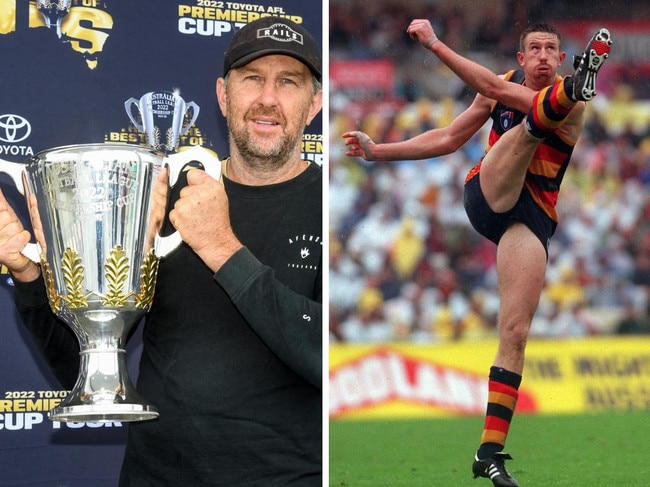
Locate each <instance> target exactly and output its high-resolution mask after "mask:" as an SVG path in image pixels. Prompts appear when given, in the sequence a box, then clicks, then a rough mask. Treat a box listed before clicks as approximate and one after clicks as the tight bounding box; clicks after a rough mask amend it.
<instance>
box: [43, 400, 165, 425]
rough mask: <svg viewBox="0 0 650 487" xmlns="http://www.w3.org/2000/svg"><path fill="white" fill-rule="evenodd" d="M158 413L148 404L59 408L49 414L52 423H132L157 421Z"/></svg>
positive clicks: (86, 405)
mask: <svg viewBox="0 0 650 487" xmlns="http://www.w3.org/2000/svg"><path fill="white" fill-rule="evenodd" d="M157 417H158V411H157V410H156V408H154V407H153V406H149V405H146V404H82V405H76V406H59V407H56V408H54V409H52V410H51V411H50V412H49V413H48V419H49V420H50V421H60V422H68V421H72V422H77V423H106V422H120V423H123V422H130V421H145V420H148V419H156V418H157Z"/></svg>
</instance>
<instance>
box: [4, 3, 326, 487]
mask: <svg viewBox="0 0 650 487" xmlns="http://www.w3.org/2000/svg"><path fill="white" fill-rule="evenodd" d="M41 3H49V2H45V1H41ZM70 3H71V8H70V9H69V11H68V12H67V14H66V15H65V16H64V17H63V18H62V19H61V22H60V23H59V25H58V26H57V25H56V22H55V19H52V20H54V22H52V25H51V26H50V27H48V26H47V25H46V19H45V17H44V16H43V14H42V12H41V11H39V10H38V8H37V2H36V1H30V2H28V1H26V0H0V158H1V159H5V160H9V161H12V162H24V161H25V160H26V159H27V158H28V157H29V156H30V155H33V154H35V153H37V152H39V151H41V150H45V149H49V148H52V147H57V146H62V145H68V144H77V143H90V142H114V141H121V142H129V143H141V142H143V141H144V138H143V136H142V135H141V134H140V133H139V132H138V131H137V129H136V128H135V127H134V126H133V124H132V123H131V121H130V120H129V118H128V116H127V114H126V111H125V109H124V102H125V101H126V100H128V99H129V98H131V97H135V98H140V97H141V96H142V95H144V94H145V93H147V92H151V91H172V90H179V91H180V95H181V96H182V97H183V98H184V100H185V101H186V102H190V101H193V102H195V103H196V104H197V105H198V106H199V107H200V113H199V116H198V119H197V120H196V122H195V124H194V125H193V126H192V128H191V129H190V130H189V131H188V132H187V133H186V134H185V135H184V136H183V137H182V138H181V142H180V145H181V146H189V145H196V144H201V145H203V146H204V147H207V148H210V149H212V150H214V151H215V152H216V153H217V155H218V156H219V157H221V158H223V157H226V156H227V155H228V153H227V147H228V146H227V132H226V127H225V121H224V120H223V117H222V116H221V114H220V112H219V109H218V105H217V102H216V96H215V82H216V79H217V77H218V76H220V75H221V74H222V64H223V53H224V51H225V49H226V47H227V45H228V43H229V41H230V39H231V37H232V35H233V33H234V31H235V30H236V29H237V28H239V27H241V26H242V25H244V24H245V23H246V22H249V21H251V20H254V19H255V18H257V17H258V16H260V15H267V14H276V15H280V16H285V17H289V18H291V19H292V20H294V21H296V22H298V23H302V24H303V25H304V26H305V27H306V28H307V29H308V30H309V31H310V32H312V34H313V35H314V37H315V39H316V41H317V42H318V43H319V45H322V3H321V1H313V0H310V1H309V2H306V1H298V0H276V1H274V2H269V1H267V0H264V1H260V2H259V3H235V2H227V1H213V0H187V1H185V2H180V1H172V0H164V1H161V0H138V1H100V0H72V1H71V2H70ZM307 132H308V133H307V134H306V136H305V138H304V144H303V152H304V157H305V158H308V159H311V160H314V161H316V162H318V163H322V120H321V117H320V116H319V117H318V118H317V119H316V120H315V121H314V123H312V125H311V126H310V127H309V128H308V131H307ZM0 185H1V186H2V190H3V192H5V193H6V195H7V197H8V198H9V199H10V201H11V203H12V204H13V206H14V207H15V208H16V209H17V210H18V211H19V212H20V213H21V217H22V218H23V219H24V221H25V222H27V218H26V207H25V204H24V202H23V200H22V197H21V196H20V195H19V193H17V192H16V191H15V189H14V187H13V184H12V183H11V182H10V179H9V178H7V177H5V176H4V175H0ZM26 225H27V223H26ZM12 292H13V291H12V282H11V279H10V277H9V275H8V273H7V270H6V268H3V269H0V313H1V318H0V321H1V324H0V333H1V339H0V485H21V486H24V485H29V486H48V487H51V486H77V485H79V486H82V485H83V486H104V485H106V486H111V485H116V484H117V478H118V474H119V468H120V464H121V460H122V453H123V448H124V442H125V439H126V429H127V424H126V423H124V424H119V423H97V424H83V423H56V422H55V423H53V422H51V421H49V420H48V419H47V411H48V410H49V409H51V408H52V407H54V406H56V405H57V402H56V401H58V399H57V397H60V395H61V394H62V392H64V391H61V387H60V386H59V384H58V383H57V382H56V380H55V379H54V378H53V376H52V375H51V373H50V372H49V370H47V367H46V366H44V364H43V361H42V360H41V358H40V357H39V356H38V354H37V352H36V351H35V349H34V348H33V347H32V344H31V341H30V338H29V336H28V335H27V334H26V333H25V332H24V331H23V329H22V325H21V324H20V322H19V320H18V318H17V316H16V313H15V311H14V305H13V300H12ZM140 346H141V342H140V340H139V336H138V335H136V337H135V339H134V340H132V341H131V342H130V343H129V347H128V362H129V367H130V370H131V374H132V378H133V379H135V378H136V376H137V361H138V357H139V348H140Z"/></svg>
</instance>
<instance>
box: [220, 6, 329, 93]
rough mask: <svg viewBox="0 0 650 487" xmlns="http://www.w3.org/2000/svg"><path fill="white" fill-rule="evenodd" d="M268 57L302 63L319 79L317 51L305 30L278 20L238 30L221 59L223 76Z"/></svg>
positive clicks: (264, 20) (264, 19) (268, 19)
mask: <svg viewBox="0 0 650 487" xmlns="http://www.w3.org/2000/svg"><path fill="white" fill-rule="evenodd" d="M269 54H284V55H286V56H291V57H293V58H295V59H297V60H298V61H301V62H302V63H303V64H305V65H306V66H307V67H308V68H309V69H310V70H311V72H312V73H313V74H314V75H315V76H316V78H318V81H321V80H322V75H321V57H320V49H319V48H318V45H317V44H316V41H314V38H313V37H312V36H311V34H310V33H309V32H307V30H306V29H305V28H304V27H302V26H301V25H299V24H296V23H295V22H293V21H291V20H288V19H283V18H281V17H261V18H259V19H257V20H254V21H252V22H249V23H248V24H246V25H245V26H244V27H242V28H241V29H239V30H238V31H237V32H236V33H235V36H234V37H233V38H232V41H231V42H230V46H229V47H228V50H227V51H226V53H225V56H224V60H223V75H224V76H225V75H226V74H227V73H228V71H230V69H231V68H240V67H242V66H244V65H245V64H248V63H250V62H251V61H254V60H255V59H258V58H261V57H263V56H268V55H269Z"/></svg>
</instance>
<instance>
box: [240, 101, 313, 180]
mask: <svg viewBox="0 0 650 487" xmlns="http://www.w3.org/2000/svg"><path fill="white" fill-rule="evenodd" d="M267 112H268V111H267ZM231 113H232V112H231ZM263 114H264V110H258V111H256V112H253V113H252V114H251V115H250V116H247V117H246V120H248V119H251V118H254V117H255V115H263ZM270 115H273V116H274V117H276V118H277V119H278V120H280V122H281V123H283V124H284V122H285V120H284V118H283V117H282V116H280V115H279V114H277V113H276V112H275V111H273V112H272V113H270ZM233 119H239V120H241V117H234V118H233V117H228V128H229V130H230V138H231V140H232V141H233V142H234V143H235V146H236V147H237V150H238V151H239V154H240V155H241V156H242V158H243V161H244V162H245V163H246V164H247V165H248V166H249V167H251V168H253V169H256V170H262V171H265V172H266V171H269V172H272V171H274V170H276V169H279V168H280V167H282V166H284V165H285V164H286V163H287V162H288V161H289V160H290V159H291V157H292V156H293V154H294V152H295V149H296V146H297V144H299V143H300V141H301V140H302V133H297V134H296V135H295V136H294V137H292V136H291V134H289V133H287V132H283V133H282V135H281V136H280V138H278V139H275V140H274V141H268V140H266V141H265V140H260V138H255V137H253V136H251V133H250V131H249V127H248V126H247V125H246V123H245V122H244V124H243V125H242V126H237V124H235V123H232V122H231V120H233ZM284 126H285V127H286V124H284Z"/></svg>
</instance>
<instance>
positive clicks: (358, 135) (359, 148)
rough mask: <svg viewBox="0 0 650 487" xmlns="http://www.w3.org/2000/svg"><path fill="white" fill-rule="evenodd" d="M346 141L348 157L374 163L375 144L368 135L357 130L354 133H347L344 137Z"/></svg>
mask: <svg viewBox="0 0 650 487" xmlns="http://www.w3.org/2000/svg"><path fill="white" fill-rule="evenodd" d="M342 137H343V138H344V139H345V145H346V147H347V151H346V153H345V155H346V156H351V157H363V158H364V159H365V160H366V161H372V160H374V159H373V156H372V147H373V146H374V145H375V143H374V142H373V141H372V139H371V138H370V137H369V136H368V134H366V133H364V132H361V131H358V130H355V131H353V132H346V133H344V134H343V135H342Z"/></svg>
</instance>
